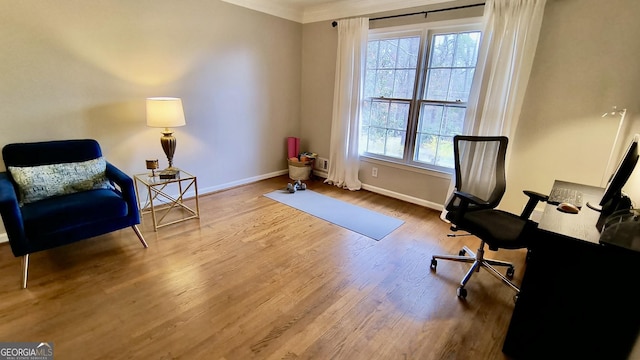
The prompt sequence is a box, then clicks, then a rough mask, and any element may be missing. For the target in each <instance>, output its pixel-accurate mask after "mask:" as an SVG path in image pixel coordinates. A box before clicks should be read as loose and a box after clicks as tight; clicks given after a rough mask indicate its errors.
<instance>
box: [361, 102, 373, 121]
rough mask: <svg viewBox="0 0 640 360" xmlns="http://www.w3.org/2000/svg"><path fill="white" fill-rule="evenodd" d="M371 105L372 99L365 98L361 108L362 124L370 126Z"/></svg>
mask: <svg viewBox="0 0 640 360" xmlns="http://www.w3.org/2000/svg"><path fill="white" fill-rule="evenodd" d="M371 107H372V106H371V100H365V101H363V102H362V109H360V126H369V124H370V120H369V119H370V118H371Z"/></svg>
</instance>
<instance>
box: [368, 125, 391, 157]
mask: <svg viewBox="0 0 640 360" xmlns="http://www.w3.org/2000/svg"><path fill="white" fill-rule="evenodd" d="M385 138H386V131H385V130H384V129H378V128H370V129H369V143H368V144H367V151H368V152H370V153H373V154H380V155H384V144H385Z"/></svg>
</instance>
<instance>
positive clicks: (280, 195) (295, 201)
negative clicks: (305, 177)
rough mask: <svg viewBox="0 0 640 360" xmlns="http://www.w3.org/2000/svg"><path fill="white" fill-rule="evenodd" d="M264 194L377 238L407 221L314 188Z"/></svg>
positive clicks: (333, 222) (379, 238)
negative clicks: (319, 192)
mask: <svg viewBox="0 0 640 360" xmlns="http://www.w3.org/2000/svg"><path fill="white" fill-rule="evenodd" d="M264 196H266V197H268V198H270V199H272V200H275V201H279V202H281V203H283V204H285V205H288V206H291V207H293V208H296V209H298V210H301V211H304V212H306V213H308V214H310V215H313V216H315V217H318V218H320V219H323V220H326V221H328V222H330V223H332V224H335V225H338V226H342V227H343V228H346V229H349V230H351V231H354V232H357V233H359V234H362V235H365V236H368V237H370V238H372V239H374V240H381V239H382V238H384V237H385V236H387V235H389V234H390V233H391V232H392V231H393V230H395V229H397V228H398V227H399V226H400V225H402V224H403V223H404V221H402V220H400V219H396V218H394V217H391V216H386V215H383V214H380V213H378V212H375V211H372V210H369V209H365V208H362V207H360V206H356V205H353V204H349V203H348V202H344V201H341V200H337V199H334V198H332V197H329V196H326V195H322V194H318V193H317V192H314V191H311V190H304V191H296V192H295V193H290V192H288V191H287V190H276V191H273V192H270V193H267V194H264Z"/></svg>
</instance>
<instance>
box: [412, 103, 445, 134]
mask: <svg viewBox="0 0 640 360" xmlns="http://www.w3.org/2000/svg"><path fill="white" fill-rule="evenodd" d="M443 109H444V106H442V105H428V104H423V105H422V111H420V120H419V123H418V132H419V133H427V134H436V135H437V134H439V133H440V128H441V127H442V115H443V113H444V111H443Z"/></svg>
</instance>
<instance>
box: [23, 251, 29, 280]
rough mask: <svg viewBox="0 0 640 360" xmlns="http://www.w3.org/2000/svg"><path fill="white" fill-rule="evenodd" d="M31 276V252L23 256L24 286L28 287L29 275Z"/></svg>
mask: <svg viewBox="0 0 640 360" xmlns="http://www.w3.org/2000/svg"><path fill="white" fill-rule="evenodd" d="M28 276H29V254H27V255H23V256H22V288H23V289H26V288H27V277H28Z"/></svg>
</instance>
